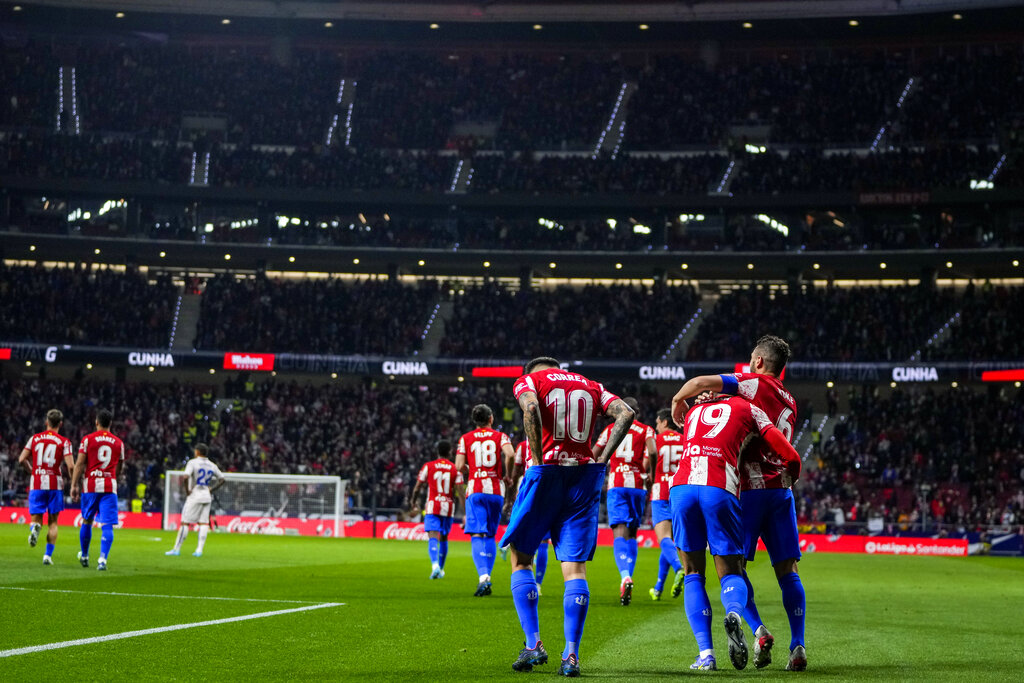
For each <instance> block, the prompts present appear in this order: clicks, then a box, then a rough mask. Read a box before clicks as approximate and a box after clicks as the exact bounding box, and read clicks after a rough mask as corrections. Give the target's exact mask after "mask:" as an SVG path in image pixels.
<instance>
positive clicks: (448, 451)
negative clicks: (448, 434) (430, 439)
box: [436, 439, 452, 458]
mask: <svg viewBox="0 0 1024 683" xmlns="http://www.w3.org/2000/svg"><path fill="white" fill-rule="evenodd" d="M436 448H437V454H438V455H439V456H440V457H442V458H450V457H451V455H452V442H451V441H445V440H444V439H442V440H440V441H438V442H437V446H436Z"/></svg>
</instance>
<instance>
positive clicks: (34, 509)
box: [18, 410, 74, 564]
mask: <svg viewBox="0 0 1024 683" xmlns="http://www.w3.org/2000/svg"><path fill="white" fill-rule="evenodd" d="M63 423H64V414H63V413H61V412H60V411H59V410H50V411H48V412H47V413H46V427H47V429H46V431H45V432H40V433H38V434H35V435H33V436H32V438H30V439H29V440H28V443H26V444H25V448H24V449H23V450H22V451H21V456H20V457H19V458H18V462H20V463H22V464H23V465H25V467H27V468H28V471H29V473H30V474H31V476H32V478H31V481H30V483H29V493H28V513H29V514H30V515H31V516H32V526H31V527H30V531H29V535H28V544H29V545H30V546H32V547H33V548H34V547H35V545H36V541H37V540H38V539H39V531H40V529H42V524H43V513H44V512H45V513H48V519H47V530H46V554H45V555H43V564H53V546H54V544H55V543H56V542H57V518H58V517H59V516H60V513H61V510H63V509H64V480H63V479H62V478H61V476H60V466H61V463H64V464H65V466H66V467H67V468H68V473H69V474H70V473H71V470H72V468H73V467H74V463H73V461H72V459H71V455H72V452H71V450H72V448H71V442H70V441H68V440H67V439H65V438H64V437H63V436H61V435H60V434H58V432H59V431H60V427H61V425H62V424H63Z"/></svg>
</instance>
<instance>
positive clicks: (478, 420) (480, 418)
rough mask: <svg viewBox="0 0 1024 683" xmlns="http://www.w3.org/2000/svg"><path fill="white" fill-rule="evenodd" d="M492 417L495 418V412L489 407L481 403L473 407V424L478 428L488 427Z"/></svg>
mask: <svg viewBox="0 0 1024 683" xmlns="http://www.w3.org/2000/svg"><path fill="white" fill-rule="evenodd" d="M492 417H494V411H493V410H491V407H490V406H489V405H486V404H484V403H481V404H479V405H475V406H473V424H475V425H476V426H477V427H486V426H487V423H488V422H490V421H491V418H492Z"/></svg>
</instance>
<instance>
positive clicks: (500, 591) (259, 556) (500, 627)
mask: <svg viewBox="0 0 1024 683" xmlns="http://www.w3.org/2000/svg"><path fill="white" fill-rule="evenodd" d="M61 534H62V535H61V538H60V540H59V541H58V545H57V551H56V553H55V562H56V565H55V566H53V567H44V566H42V564H41V558H42V547H41V545H40V546H39V547H36V548H34V549H33V548H29V547H28V544H27V542H26V538H27V535H28V528H27V527H26V526H15V525H10V524H3V525H0V586H3V589H0V624H3V628H2V629H0V651H6V650H11V649H15V648H22V647H27V646H33V645H44V644H49V643H56V642H60V641H67V640H73V639H79V638H88V637H92V636H104V635H109V634H115V633H122V632H126V631H135V630H142V629H150V628H154V627H160V626H168V625H174V624H185V623H190V622H200V621H208V620H218V619H225V618H230V617H236V616H240V615H247V614H255V613H259V612H266V611H272V610H280V609H291V608H294V607H301V606H303V604H304V602H309V603H311V604H318V603H325V602H339V603H345V604H344V605H343V606H338V607H330V608H325V609H318V610H315V611H308V612H298V613H290V614H284V615H280V616H271V617H267V618H261V619H255V620H249V621H239V622H233V623H225V624H219V625H211V626H204V627H200V628H193V629H187V630H180V631H173V632H163V633H156V634H151V635H142V636H139V637H134V638H128V639H123V640H115V641H109V642H103V643H96V644H89V645H81V646H76V647H68V648H64V649H55V650H49V651H45V652H35V653H30V654H23V655H15V656H9V657H0V680H3V681H36V680H41V679H43V678H44V677H45V678H48V679H49V678H53V679H55V680H101V679H103V680H109V679H112V680H129V681H143V680H196V679H203V680H209V681H223V680H266V679H269V680H366V679H374V680H376V681H380V680H423V681H436V680H460V679H461V680H471V679H472V680H476V679H481V678H486V679H490V678H508V679H513V678H514V679H518V680H520V681H522V680H531V677H537V676H540V677H548V676H553V675H554V672H555V671H556V669H557V653H558V652H559V651H560V650H561V647H562V644H563V643H562V618H561V610H562V599H561V593H562V587H561V580H560V574H559V571H558V568H557V566H555V565H553V566H552V569H553V571H551V572H549V574H548V577H547V579H546V580H545V582H544V594H543V597H541V603H540V611H541V636H542V638H543V639H544V640H545V641H546V643H547V646H548V650H549V651H550V652H551V653H552V658H553V660H554V661H553V662H551V663H549V664H547V665H546V666H542V667H537V668H536V669H535V670H534V673H532V674H515V673H513V672H512V671H511V668H510V665H511V663H512V661H513V659H514V658H515V656H516V654H517V653H518V651H519V648H520V647H521V641H522V632H521V631H520V628H519V623H518V621H517V619H516V616H515V611H514V609H513V606H512V601H511V598H510V596H509V589H508V578H509V570H508V567H507V565H503V566H499V567H498V568H496V570H495V576H494V587H495V588H494V595H493V596H491V597H488V598H474V597H473V596H472V593H473V590H474V589H475V587H476V576H475V571H474V569H473V565H472V562H471V559H470V555H469V544H468V543H452V544H451V553H450V556H449V560H448V567H447V576H446V577H445V578H444V579H442V580H439V581H430V580H429V579H428V578H427V575H428V574H429V569H430V568H429V562H428V560H427V550H426V543H422V542H416V543H414V542H407V541H374V540H334V539H320V538H295V537H263V536H242V535H226V534H223V535H222V534H212V535H211V536H210V539H209V542H208V543H207V548H206V555H205V557H202V558H200V559H196V558H193V557H191V555H190V553H191V552H192V550H193V549H194V547H195V538H196V537H195V535H194V534H193V535H190V537H189V540H188V541H187V542H186V545H185V548H184V549H183V554H182V556H181V557H176V558H175V557H165V556H164V554H163V553H164V551H165V550H167V549H168V548H169V547H170V545H171V540H172V534H170V533H168V532H154V531H129V530H122V531H118V532H116V536H115V539H114V547H113V551H112V553H111V558H110V569H109V571H107V572H106V573H100V572H97V571H96V570H95V568H94V567H93V568H90V569H88V570H86V569H83V568H81V567H80V566H79V565H78V563H77V562H76V560H75V552H76V549H77V538H78V535H77V532H76V531H75V530H74V529H70V528H65V529H62V530H61ZM98 544H99V534H98V533H96V534H95V535H94V538H93V556H94V558H95V555H96V554H97V552H98ZM656 563H657V553H656V551H655V550H641V552H640V558H639V560H638V563H637V564H638V571H637V576H636V586H637V590H636V597H635V599H634V603H633V605H631V606H630V607H625V608H624V607H621V606H620V605H619V604H618V577H617V573H616V571H615V567H614V563H613V560H612V555H611V548H600V549H599V550H598V555H597V559H596V560H595V561H594V562H593V563H591V564H590V567H589V573H590V576H589V579H590V590H591V606H590V613H589V615H588V618H587V626H586V633H585V635H584V639H583V643H582V648H581V664H582V666H583V675H584V676H587V677H591V678H595V679H605V680H616V681H618V680H658V679H678V678H680V677H681V676H714V677H719V678H723V677H724V678H766V677H767V678H783V677H786V678H788V677H793V676H798V677H799V676H803V677H807V678H818V679H826V680H833V681H859V680H892V681H897V680H899V681H903V680H921V681H938V680H957V679H962V680H972V681H976V680H1006V681H1009V680H1014V681H1017V680H1021V676H1022V675H1024V674H1022V666H1024V660H1022V658H1021V649H1022V648H1021V642H1020V641H1021V637H1022V636H1024V632H1022V631H1021V629H1020V626H1019V625H1020V612H1021V608H1022V606H1024V560H1021V559H1012V558H1006V559H1001V558H967V559H951V558H918V557H874V556H854V555H826V554H817V555H809V556H807V557H806V558H805V559H804V561H803V562H802V563H801V573H802V574H803V577H804V583H805V585H806V588H807V614H808V627H807V641H808V655H809V660H810V668H809V669H808V671H807V672H806V673H805V674H796V673H789V672H786V671H784V670H783V666H784V664H785V660H784V653H785V652H786V651H787V649H786V648H787V645H788V641H789V628H788V624H787V622H786V620H785V616H784V614H783V612H782V607H781V601H780V598H779V590H778V587H777V585H776V583H775V581H774V576H773V575H772V574H771V572H770V568H769V567H768V566H767V563H765V562H763V561H758V562H756V563H754V565H752V571H751V575H752V576H751V578H752V581H753V582H754V586H755V589H756V590H757V591H758V597H759V600H758V603H759V607H760V610H761V614H762V616H763V617H764V618H765V619H766V623H767V624H768V626H769V627H770V628H771V629H772V631H773V632H774V633H775V635H776V638H777V649H776V661H775V663H773V664H772V665H771V666H770V667H769V668H767V669H765V670H762V671H756V670H754V668H753V665H752V664H751V665H749V666H748V668H747V669H746V670H744V671H735V670H733V669H732V667H731V666H730V665H729V663H728V655H727V654H726V652H727V650H726V647H725V635H724V631H723V629H722V627H721V618H722V616H723V614H722V608H721V603H720V602H719V600H718V594H717V591H718V584H717V581H715V580H714V579H713V578H711V579H709V582H708V588H709V592H711V604H712V607H713V608H714V610H715V624H716V632H715V643H716V646H717V647H718V653H719V662H721V663H723V664H724V666H725V667H726V668H724V669H723V670H721V671H719V672H717V673H711V672H690V671H689V670H688V667H689V665H690V663H691V662H692V661H693V658H694V656H695V654H696V652H695V650H696V644H695V642H694V640H693V636H692V635H691V634H690V630H689V627H688V625H687V622H686V617H685V614H684V613H683V606H682V599H681V598H680V599H679V600H673V599H671V597H669V596H668V594H667V593H666V595H665V597H664V599H663V600H662V601H661V602H657V603H655V602H652V601H651V600H650V599H649V598H648V596H647V588H648V587H649V586H650V585H651V584H652V583H653V580H654V576H655V573H656V568H657V564H656ZM94 566H95V563H94ZM12 587H15V588H27V589H32V590H10V588H12ZM36 589H50V590H53V589H57V590H63V591H76V592H73V593H72V592H66V593H63V592H46V591H42V590H36ZM78 591H80V592H78ZM102 592H121V593H139V594H147V595H175V596H194V599H185V600H183V599H175V598H167V597H137V596H115V595H104V594H101V593H102ZM210 597H232V598H260V599H266V600H282V601H285V600H290V601H304V602H303V603H299V602H296V603H285V602H280V603H277V602H242V601H227V600H209V599H206V598H210Z"/></svg>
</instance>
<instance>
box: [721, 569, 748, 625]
mask: <svg viewBox="0 0 1024 683" xmlns="http://www.w3.org/2000/svg"><path fill="white" fill-rule="evenodd" d="M746 604H747V582H746V581H744V580H743V577H742V576H740V575H739V574H726V575H725V576H723V577H722V606H723V607H725V612H726V614H728V613H729V612H735V613H736V614H738V615H740V616H743V608H744V607H745V606H746Z"/></svg>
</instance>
